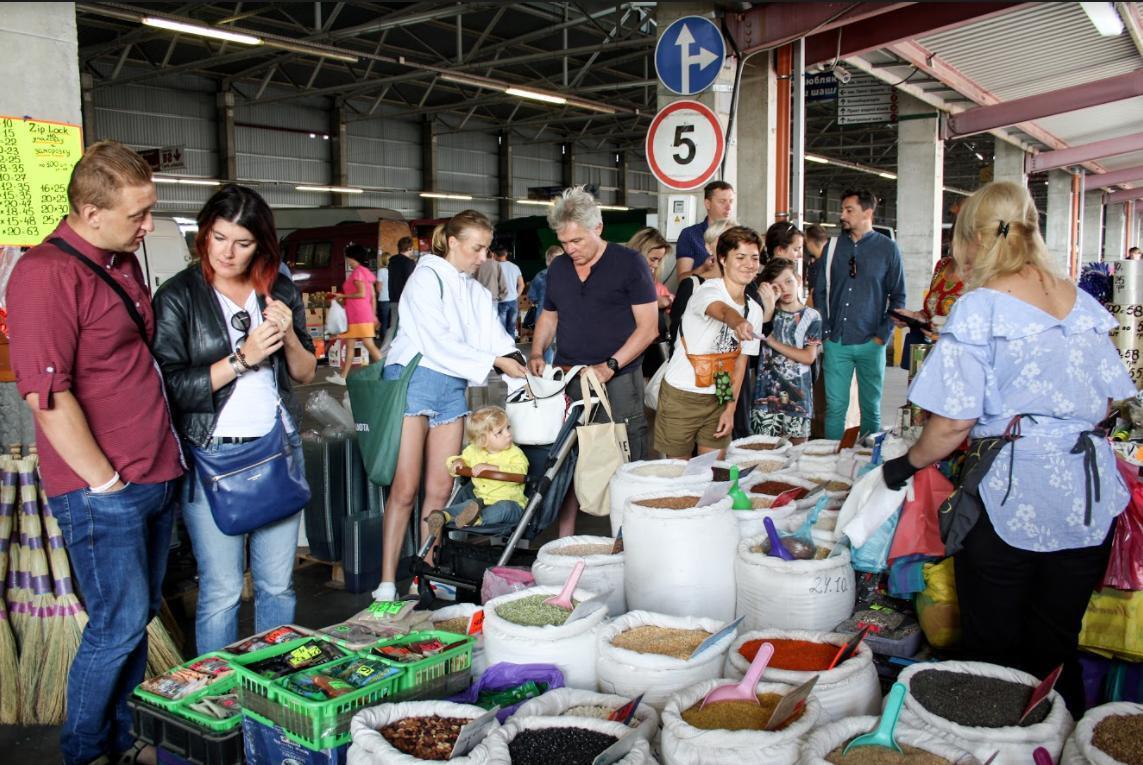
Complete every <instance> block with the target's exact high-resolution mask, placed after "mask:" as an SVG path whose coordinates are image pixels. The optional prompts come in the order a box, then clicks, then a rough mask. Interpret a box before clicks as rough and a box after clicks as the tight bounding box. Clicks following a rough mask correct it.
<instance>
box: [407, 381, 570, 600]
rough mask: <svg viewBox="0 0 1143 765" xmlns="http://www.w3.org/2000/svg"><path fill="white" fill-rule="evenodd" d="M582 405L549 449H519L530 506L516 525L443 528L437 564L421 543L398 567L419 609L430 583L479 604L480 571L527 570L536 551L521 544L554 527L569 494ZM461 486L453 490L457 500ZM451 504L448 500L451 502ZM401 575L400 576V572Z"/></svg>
mask: <svg viewBox="0 0 1143 765" xmlns="http://www.w3.org/2000/svg"><path fill="white" fill-rule="evenodd" d="M582 410H583V404H582V403H581V402H578V401H577V402H574V403H573V404H572V405H571V407H569V409H568V413H567V416H566V418H565V419H564V424H563V427H561V428H560V432H559V435H558V436H557V437H556V440H555V442H554V443H552V444H550V445H547V446H523V445H522V446H521V447H520V448H521V449H523V450H524V454H525V455H526V456H527V457H528V475H527V476H526V477H525V480H524V487H525V488H524V494H525V496H527V497H528V502H527V504H526V505H525V506H524V515H523V516H521V518H520V520H519V521H518V522H517V523H515V524H511V523H500V524H489V525H480V526H466V527H465V528H463V529H456V528H453V527H452V526H451V524H449V525H447V526H445V533H444V534H443V536H442V537H441V543H440V546H439V547H438V548H437V552H436V564H435V565H432V566H430V565H429V564H428V563H426V562H425V556H426V555H427V553H428V550H429V548H430V547H431V545H432V540H431V539H430V540H425V542H424V543H423V544H422V546H421V549H420V550H419V551H418V553H417V554H416V555H414V556H412V557H410V558H406V559H405V560H404V561H403V562H402V564H403V565H402V566H401V568H402V569H403V570H405V571H407V572H408V575H409V576H415V577H417V580H418V588H419V594H420V603H419V605H418V608H429V607H431V605H432V602H433V598H434V596H433V591H432V584H431V583H432V582H440V583H443V584H448V585H452V586H454V587H456V592H457V596H456V597H457V600H458V601H462V602H464V601H468V602H478V601H479V600H480V588H481V584H482V583H483V581H484V572H485V570H487V569H488V568H491V567H493V566H507V565H516V566H530V565H531V563H532V561H533V560H535V557H536V552H535V551H534V550H529V549H522V548H520V547H519V545H520V543H521V541H522V540H523V541H524V542H530V541H531V540H533V539H535V538H536V537H537V536H538V535H539V534H540V533H541V532H542V531H543V530H544V529H546V528H547V527H548V526H550V525H551V524H552V522H553V521H555V520H556V517H557V516H558V515H559V512H560V506H561V505H562V504H563V501H564V498H565V497H566V496H567V493H568V489H569V488H570V486H571V482H572V477H573V476H574V475H575V463H576V456H577V453H578V451H577V449H576V425H578V424H579V419H580V413H581V412H582ZM459 488H460V484H459V483H458V486H456V487H454V490H453V496H454V497H455V496H456V494H457V492H458V490H459ZM451 501H452V500H450V503H451ZM399 576H401V575H400V574H399Z"/></svg>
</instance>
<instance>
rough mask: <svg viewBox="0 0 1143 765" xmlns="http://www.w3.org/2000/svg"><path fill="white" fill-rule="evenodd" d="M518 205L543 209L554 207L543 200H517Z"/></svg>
mask: <svg viewBox="0 0 1143 765" xmlns="http://www.w3.org/2000/svg"><path fill="white" fill-rule="evenodd" d="M516 204H518V205H540V206H542V207H551V206H552V203H551V202H550V201H549V202H545V201H543V200H542V199H517V200H516Z"/></svg>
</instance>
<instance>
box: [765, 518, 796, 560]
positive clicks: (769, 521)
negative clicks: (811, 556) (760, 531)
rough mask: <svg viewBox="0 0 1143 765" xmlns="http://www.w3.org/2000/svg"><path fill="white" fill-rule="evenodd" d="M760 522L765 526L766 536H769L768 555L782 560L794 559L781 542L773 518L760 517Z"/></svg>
mask: <svg viewBox="0 0 1143 765" xmlns="http://www.w3.org/2000/svg"><path fill="white" fill-rule="evenodd" d="M762 524H763V525H764V526H765V527H766V536H768V537H770V553H769V554H770V556H771V557H773V558H781V559H782V560H794V556H793V554H792V553H791V552H790V551H789V550H787V549H786V546H785V545H784V544H782V538H781V537H780V536H778V527H777V526H775V525H774V519H773V518H771V517H770V516H766V517H765V518H763V519H762Z"/></svg>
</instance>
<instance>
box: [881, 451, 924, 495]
mask: <svg viewBox="0 0 1143 765" xmlns="http://www.w3.org/2000/svg"><path fill="white" fill-rule="evenodd" d="M918 470H920V468H916V467H913V464H912V463H911V462H909V455H908V453H906V454H902V455H901V456H900V457H898V458H896V459H892V460H889V461H888V462H886V463H885V464H884V465H882V466H881V475H882V476H883V477H884V478H885V485H886V486H888V487H889V488H890V489H892V490H893V491H900V490H901V489H903V488H905V482H906V481H908V480H909V479H910V478H912V477H913V474H914V473H916V472H917V471H918Z"/></svg>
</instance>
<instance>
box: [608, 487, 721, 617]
mask: <svg viewBox="0 0 1143 765" xmlns="http://www.w3.org/2000/svg"><path fill="white" fill-rule="evenodd" d="M701 495H702V492H701V491H699V492H695V491H687V492H686V493H676V492H667V491H659V492H653V493H650V494H637V495H635V496H634V497H631V498H630V499H629V500H628V501H627V511H626V515H625V517H624V521H623V547H624V573H623V585H624V590H625V591H626V593H627V607H628V608H629V609H632V610H643V611H653V612H655V613H660V614H674V615H676V616H705V617H709V618H711V619H719V620H722V621H723V622H728V621H730V620H731V619H733V618H734V606H735V603H734V550H735V546H736V545H737V544H738V521H737V520H736V519H735V518H734V513H733V511H732V510H731V509H730V500H729V499H727V498H725V497H724V498H722V499H720V500H718V501H716V502H714V503H712V504H709V505H705V506H703V507H699V506H698V502H699V500H700V499H701V498H702V497H701Z"/></svg>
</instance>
